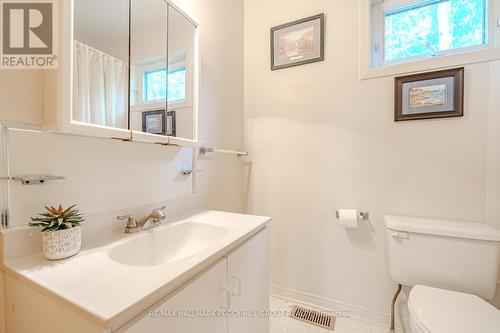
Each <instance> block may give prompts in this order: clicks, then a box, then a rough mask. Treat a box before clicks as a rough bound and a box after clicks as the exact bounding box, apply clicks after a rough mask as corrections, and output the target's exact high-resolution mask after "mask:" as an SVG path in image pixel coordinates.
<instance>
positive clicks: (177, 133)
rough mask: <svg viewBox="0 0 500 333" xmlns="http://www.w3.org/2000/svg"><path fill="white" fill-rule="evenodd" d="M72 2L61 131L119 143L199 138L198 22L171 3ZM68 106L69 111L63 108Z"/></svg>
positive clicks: (65, 50) (135, 0) (133, 0)
mask: <svg viewBox="0 0 500 333" xmlns="http://www.w3.org/2000/svg"><path fill="white" fill-rule="evenodd" d="M71 3H72V6H71V8H65V9H64V12H65V14H64V17H66V18H67V19H68V16H69V19H70V21H71V23H72V24H70V25H69V26H70V27H71V26H72V29H70V30H69V31H66V32H64V30H67V29H65V28H64V27H66V24H64V27H63V50H62V53H63V56H65V57H66V58H69V59H71V61H69V62H67V63H66V64H65V65H64V68H62V69H60V72H61V73H60V81H61V82H62V85H61V91H60V93H59V98H60V99H61V100H62V102H61V103H62V105H61V107H60V108H59V112H60V113H63V114H61V115H60V120H61V121H60V124H59V125H60V126H58V127H59V128H57V129H59V130H61V131H62V132H70V133H74V134H83V135H90V136H100V137H109V138H117V139H122V140H133V141H143V142H152V143H162V144H172V143H175V144H181V145H186V146H190V145H192V144H194V143H196V140H197V135H196V128H197V118H198V117H197V77H198V50H197V48H198V34H199V33H198V24H197V23H196V21H194V20H193V19H192V18H191V17H189V16H188V15H187V14H186V13H184V12H183V11H182V10H181V9H179V8H178V7H177V6H176V5H175V4H173V3H171V2H170V1H167V0H106V1H102V0H72V1H71ZM64 17H63V21H64ZM66 23H67V22H66ZM68 39H69V43H67V44H68V45H64V44H65V43H66V42H64V40H66V41H67V40H68ZM68 72H69V73H68ZM68 109H70V110H71V112H70V114H66V113H67V112H66V111H64V110H68ZM75 132H76V133H75Z"/></svg>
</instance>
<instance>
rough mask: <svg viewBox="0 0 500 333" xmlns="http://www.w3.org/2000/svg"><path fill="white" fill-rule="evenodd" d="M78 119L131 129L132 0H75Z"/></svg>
mask: <svg viewBox="0 0 500 333" xmlns="http://www.w3.org/2000/svg"><path fill="white" fill-rule="evenodd" d="M73 39H74V47H73V108H72V112H73V113H72V119H73V120H74V121H78V122H83V123H88V124H93V125H101V126H107V127H113V128H120V129H128V128H129V124H128V123H129V121H128V91H129V89H128V85H129V80H128V77H129V74H128V64H129V0H106V1H102V0H74V35H73Z"/></svg>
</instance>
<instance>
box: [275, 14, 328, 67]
mask: <svg viewBox="0 0 500 333" xmlns="http://www.w3.org/2000/svg"><path fill="white" fill-rule="evenodd" d="M323 60H325V14H324V13H322V14H318V15H314V16H311V17H307V18H304V19H300V20H297V21H293V22H289V23H285V24H282V25H279V26H276V27H273V28H271V70H272V71H275V70H279V69H284V68H290V67H294V66H300V65H304V64H310V63H314V62H318V61H323Z"/></svg>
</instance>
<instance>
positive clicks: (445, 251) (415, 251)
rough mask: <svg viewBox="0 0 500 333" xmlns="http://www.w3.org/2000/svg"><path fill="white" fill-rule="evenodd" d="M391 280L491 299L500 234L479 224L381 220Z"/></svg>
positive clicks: (400, 218)
mask: <svg viewBox="0 0 500 333" xmlns="http://www.w3.org/2000/svg"><path fill="white" fill-rule="evenodd" d="M384 225H385V230H386V242H387V252H388V260H389V269H390V273H391V276H392V278H393V280H394V281H396V282H397V283H400V284H402V285H406V286H414V285H416V284H422V285H426V286H430V287H435V288H442V289H449V290H456V291H461V292H465V293H469V294H475V295H477V296H480V297H482V298H484V299H492V298H493V297H494V296H495V289H496V285H497V281H498V268H499V244H500V231H498V230H497V229H494V228H492V227H490V226H488V225H486V224H483V223H471V222H459V221H448V220H437V219H427V218H417V217H407V216H394V215H388V216H385V217H384Z"/></svg>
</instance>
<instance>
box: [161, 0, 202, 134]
mask: <svg viewBox="0 0 500 333" xmlns="http://www.w3.org/2000/svg"><path fill="white" fill-rule="evenodd" d="M168 13H169V14H168V15H169V16H168V80H167V96H168V110H169V113H170V114H171V115H173V117H174V119H175V123H176V134H177V135H176V136H177V137H180V138H184V139H194V137H195V135H194V134H195V133H194V124H195V109H194V107H195V105H194V93H195V92H194V71H195V66H194V51H195V36H196V27H195V26H194V25H193V23H191V22H190V21H189V20H188V19H187V18H186V17H185V16H184V15H183V14H181V13H180V12H178V11H177V10H176V9H175V8H173V7H171V6H170V7H169V11H168Z"/></svg>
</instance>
